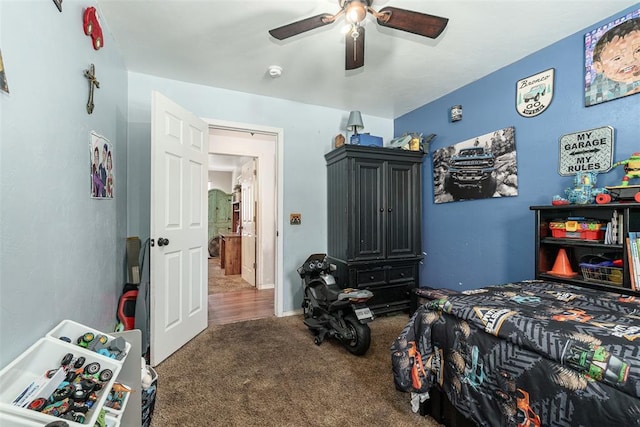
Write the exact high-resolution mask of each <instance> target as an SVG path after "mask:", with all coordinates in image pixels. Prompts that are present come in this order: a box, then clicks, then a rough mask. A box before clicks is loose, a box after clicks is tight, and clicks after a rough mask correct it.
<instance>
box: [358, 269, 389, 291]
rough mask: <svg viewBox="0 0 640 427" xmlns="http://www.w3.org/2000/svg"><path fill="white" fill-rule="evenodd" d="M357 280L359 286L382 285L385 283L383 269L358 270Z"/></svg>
mask: <svg viewBox="0 0 640 427" xmlns="http://www.w3.org/2000/svg"><path fill="white" fill-rule="evenodd" d="M357 281H358V287H359V288H362V287H364V286H367V285H382V284H385V283H387V280H386V277H385V271H384V270H383V269H381V268H377V269H374V270H360V271H358V273H357Z"/></svg>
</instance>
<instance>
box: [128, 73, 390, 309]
mask: <svg viewBox="0 0 640 427" xmlns="http://www.w3.org/2000/svg"><path fill="white" fill-rule="evenodd" d="M154 90H155V91H158V92H160V93H162V94H163V95H165V96H167V97H169V98H170V99H172V100H173V101H174V102H176V103H177V104H179V105H181V106H182V107H184V108H186V109H187V110H190V111H191V112H193V113H194V114H195V115H196V116H199V117H201V118H205V119H215V120H225V121H230V122H237V123H248V124H253V125H258V126H266V127H273V128H282V129H283V130H284V147H283V151H284V160H283V161H284V176H283V180H284V189H283V190H284V212H283V213H282V214H284V215H285V218H288V217H289V213H290V212H300V213H302V218H303V220H302V225H299V226H291V225H289V224H288V222H287V221H285V225H284V229H283V230H279V231H280V236H281V238H282V239H283V244H284V249H283V251H284V257H283V258H284V260H283V262H284V265H283V270H284V273H283V276H284V277H283V278H282V279H283V286H284V297H283V311H284V312H288V311H293V310H296V309H297V308H298V307H299V306H300V303H301V302H302V293H301V291H302V289H301V288H302V287H301V285H300V277H299V276H298V275H297V273H296V272H295V271H296V268H297V267H298V266H299V265H300V264H302V262H304V260H305V259H306V257H307V256H308V255H309V254H310V253H313V252H322V251H324V250H326V246H327V237H326V236H327V225H326V223H327V219H326V217H327V214H326V211H327V204H326V197H327V196H326V193H327V190H326V167H325V161H324V154H325V153H327V152H329V151H330V150H331V149H332V148H333V137H334V136H335V135H336V134H337V133H339V132H342V133H344V128H341V126H344V124H345V123H346V120H347V117H348V115H349V112H348V111H342V110H336V109H332V108H326V107H318V106H315V105H309V104H301V103H299V102H292V101H286V100H282V99H277V98H269V97H264V96H257V95H251V94H248V93H243V92H235V91H230V90H226V89H218V88H212V87H207V86H201V85H196V84H191V83H185V82H180V81H175V80H169V79H163V78H159V77H154V76H150V75H145V74H139V73H132V72H131V73H129V120H130V123H129V141H130V144H129V165H130V170H129V184H130V186H129V199H128V208H129V210H128V215H129V233H130V234H131V235H138V236H140V237H141V238H142V239H143V240H144V239H146V237H148V236H149V185H150V183H149V178H150V161H149V158H150V140H151V131H150V122H151V92H152V91H154ZM363 121H364V124H365V131H366V132H370V133H371V134H372V135H379V136H382V137H384V139H385V141H389V140H390V139H391V135H392V130H393V128H392V124H393V121H392V120H391V119H383V118H379V117H372V116H366V115H364V116H363ZM310 194H312V195H313V197H310V196H309V195H310Z"/></svg>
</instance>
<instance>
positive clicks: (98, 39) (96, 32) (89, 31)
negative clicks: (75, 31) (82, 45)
mask: <svg viewBox="0 0 640 427" xmlns="http://www.w3.org/2000/svg"><path fill="white" fill-rule="evenodd" d="M83 28H84V33H85V34H86V35H88V36H91V39H92V40H93V48H94V49H95V50H98V49H100V48H101V47H102V46H103V45H104V39H103V38H102V27H100V22H99V21H98V12H97V11H96V8H95V7H88V8H86V9H85V11H84V25H83Z"/></svg>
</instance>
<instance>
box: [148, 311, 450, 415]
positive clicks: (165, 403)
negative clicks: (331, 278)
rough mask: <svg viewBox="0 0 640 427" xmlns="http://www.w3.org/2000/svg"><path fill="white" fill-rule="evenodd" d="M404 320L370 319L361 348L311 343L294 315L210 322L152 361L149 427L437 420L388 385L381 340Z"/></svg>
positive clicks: (385, 350)
mask: <svg viewBox="0 0 640 427" xmlns="http://www.w3.org/2000/svg"><path fill="white" fill-rule="evenodd" d="M407 320H408V318H407V315H406V314H399V315H396V316H389V317H381V318H377V319H375V320H374V321H373V322H372V323H370V324H369V325H370V327H371V331H372V345H371V348H370V349H369V351H368V353H367V354H366V355H365V356H363V357H357V356H353V355H351V354H350V353H348V352H347V351H346V350H345V349H343V348H342V347H341V346H340V345H339V344H338V343H337V342H335V341H325V343H323V344H322V345H321V346H316V345H315V344H313V336H312V334H311V333H310V332H309V331H308V330H307V328H306V327H305V326H304V324H303V323H302V318H301V316H290V317H284V318H269V319H261V320H252V321H247V322H240V323H233V324H229V325H222V326H211V327H209V328H207V329H206V330H205V331H204V332H203V333H201V334H200V335H199V336H197V337H196V338H195V339H193V340H192V341H191V342H189V343H187V344H186V345H185V346H184V347H183V348H181V349H180V350H178V352H176V353H175V354H174V355H172V356H171V357H169V358H168V359H167V360H165V361H164V362H163V363H161V364H160V365H159V366H158V367H157V371H158V394H157V400H156V406H155V411H154V414H153V419H152V424H151V426H152V427H164V426H274V427H275V426H278V427H281V426H303V425H304V426H351V425H353V426H355V425H357V426H408V425H421V426H438V425H439V424H438V423H437V422H435V421H434V420H433V419H431V418H428V417H427V418H424V417H421V416H420V415H418V414H415V413H413V412H412V411H411V406H410V403H409V397H410V396H409V394H406V393H401V392H399V391H397V390H396V389H395V387H394V385H393V374H392V372H391V361H390V360H391V359H390V350H389V347H390V346H391V342H392V341H393V339H394V338H395V337H396V335H397V334H399V333H400V331H401V330H402V328H403V327H404V325H405V324H406V322H407Z"/></svg>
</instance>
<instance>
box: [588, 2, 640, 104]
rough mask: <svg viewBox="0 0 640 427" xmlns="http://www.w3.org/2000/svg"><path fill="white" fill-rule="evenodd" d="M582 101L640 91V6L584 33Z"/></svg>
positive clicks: (609, 99) (604, 99)
mask: <svg viewBox="0 0 640 427" xmlns="http://www.w3.org/2000/svg"><path fill="white" fill-rule="evenodd" d="M584 68H585V76H584V105H585V106H586V107H590V106H592V105H596V104H600V103H602V102H606V101H612V100H614V99H618V98H622V97H624V96H628V95H634V94H637V93H640V9H637V10H633V11H631V12H629V13H627V14H626V15H624V16H620V17H619V18H616V19H615V20H613V21H612V22H609V23H608V24H606V25H603V26H602V27H599V28H595V29H593V30H591V31H589V32H588V33H586V34H585V35H584Z"/></svg>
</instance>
